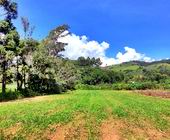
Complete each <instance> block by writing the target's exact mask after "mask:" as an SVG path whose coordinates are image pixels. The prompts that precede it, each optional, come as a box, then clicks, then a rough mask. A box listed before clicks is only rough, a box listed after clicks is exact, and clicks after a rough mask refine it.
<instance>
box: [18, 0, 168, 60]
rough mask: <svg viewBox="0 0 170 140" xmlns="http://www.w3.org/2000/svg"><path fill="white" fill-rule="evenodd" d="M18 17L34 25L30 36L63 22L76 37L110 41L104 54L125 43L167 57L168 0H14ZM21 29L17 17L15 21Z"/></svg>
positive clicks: (38, 35)
mask: <svg viewBox="0 0 170 140" xmlns="http://www.w3.org/2000/svg"><path fill="white" fill-rule="evenodd" d="M16 1H17V2H18V4H19V16H26V17H28V18H29V19H30V22H31V23H32V24H33V25H35V26H36V30H35V34H34V37H35V38H37V39H42V38H44V37H45V36H46V35H47V34H48V32H49V31H50V30H51V29H53V28H55V27H56V26H58V25H60V24H63V23H66V24H68V25H69V26H70V27H71V29H70V31H71V32H72V33H74V34H75V35H77V36H82V35H85V36H87V37H88V39H89V40H95V41H98V42H99V43H102V42H103V41H105V42H107V43H108V44H110V47H109V48H108V49H107V50H105V51H106V56H107V57H116V55H117V54H118V52H122V53H123V52H124V47H125V46H129V47H130V48H133V49H135V50H136V51H137V52H139V53H141V54H145V55H146V56H149V57H151V58H153V59H163V58H169V57H170V55H169V52H170V14H169V13H170V1H169V0H16ZM15 25H16V26H17V28H18V30H19V31H20V32H21V30H22V29H21V26H20V19H19V18H18V20H17V21H16V22H15Z"/></svg>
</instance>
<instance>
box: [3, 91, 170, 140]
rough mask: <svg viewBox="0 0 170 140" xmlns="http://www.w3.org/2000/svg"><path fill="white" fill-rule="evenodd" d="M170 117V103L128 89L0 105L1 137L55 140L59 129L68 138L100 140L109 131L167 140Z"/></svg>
mask: <svg viewBox="0 0 170 140" xmlns="http://www.w3.org/2000/svg"><path fill="white" fill-rule="evenodd" d="M169 117H170V102H169V100H166V99H161V98H154V97H147V96H143V95H138V94H134V93H132V92H127V91H108V90H103V91H100V90H77V91H73V92H68V93H66V94H62V95H52V96H44V97H37V98H33V99H26V100H21V101H16V102H9V103H1V104H0V119H1V121H0V128H1V139H2V138H4V139H50V138H51V139H52V138H53V139H55V135H57V133H58V132H59V133H60V131H61V129H62V131H63V133H64V134H63V133H61V135H62V134H63V135H65V137H66V138H68V139H71V138H72V139H80V138H84V139H98V138H99V137H102V135H104V134H105V133H108V135H109V134H110V133H111V130H109V128H110V127H111V128H112V130H114V131H115V135H117V136H118V137H120V138H122V139H153V138H154V139H168V137H169V136H170V133H169V128H170V120H169ZM109 125H110V127H109ZM105 127H108V129H107V130H104V129H106V128H105ZM105 131H107V132H105ZM137 131H138V133H137ZM82 133H83V134H82ZM111 134H112V133H111ZM58 138H60V137H58Z"/></svg>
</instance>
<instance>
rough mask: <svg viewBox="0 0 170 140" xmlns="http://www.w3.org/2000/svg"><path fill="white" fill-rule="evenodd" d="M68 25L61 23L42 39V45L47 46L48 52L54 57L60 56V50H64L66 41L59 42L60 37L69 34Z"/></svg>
mask: <svg viewBox="0 0 170 140" xmlns="http://www.w3.org/2000/svg"><path fill="white" fill-rule="evenodd" d="M68 30H69V26H68V25H65V24H64V25H61V26H59V27H57V28H55V29H53V30H52V31H51V32H50V33H49V35H48V36H47V37H46V39H45V40H43V45H44V46H45V47H46V48H47V50H48V54H49V55H51V56H54V57H60V56H61V55H60V54H59V53H60V52H62V51H64V50H65V49H64V47H65V45H66V43H62V42H59V41H58V39H59V38H60V37H64V36H67V35H68V34H69V31H68Z"/></svg>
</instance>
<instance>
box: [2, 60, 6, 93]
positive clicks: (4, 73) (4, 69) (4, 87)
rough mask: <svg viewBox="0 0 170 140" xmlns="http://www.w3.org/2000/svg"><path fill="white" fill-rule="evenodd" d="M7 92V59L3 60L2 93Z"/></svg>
mask: <svg viewBox="0 0 170 140" xmlns="http://www.w3.org/2000/svg"><path fill="white" fill-rule="evenodd" d="M5 93H6V60H4V61H3V62H2V94H3V95H4V94H5Z"/></svg>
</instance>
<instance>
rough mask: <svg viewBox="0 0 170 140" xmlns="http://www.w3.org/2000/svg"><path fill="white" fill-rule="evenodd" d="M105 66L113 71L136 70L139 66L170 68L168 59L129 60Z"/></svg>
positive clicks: (154, 68)
mask: <svg viewBox="0 0 170 140" xmlns="http://www.w3.org/2000/svg"><path fill="white" fill-rule="evenodd" d="M107 68H109V69H112V70H114V71H127V70H129V71H136V70H139V69H141V68H144V69H147V70H170V59H168V60H161V61H154V62H144V61H130V62H125V63H122V64H118V65H113V66H109V67H107Z"/></svg>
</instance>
